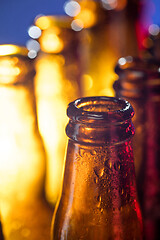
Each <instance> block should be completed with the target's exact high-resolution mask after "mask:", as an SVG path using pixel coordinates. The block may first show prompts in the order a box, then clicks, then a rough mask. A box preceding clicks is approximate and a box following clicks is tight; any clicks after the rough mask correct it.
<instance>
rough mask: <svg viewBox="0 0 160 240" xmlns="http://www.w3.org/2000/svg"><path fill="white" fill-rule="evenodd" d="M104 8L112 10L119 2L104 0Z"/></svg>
mask: <svg viewBox="0 0 160 240" xmlns="http://www.w3.org/2000/svg"><path fill="white" fill-rule="evenodd" d="M102 4H103V7H104V8H106V9H107V10H112V9H114V8H116V7H117V0H102Z"/></svg>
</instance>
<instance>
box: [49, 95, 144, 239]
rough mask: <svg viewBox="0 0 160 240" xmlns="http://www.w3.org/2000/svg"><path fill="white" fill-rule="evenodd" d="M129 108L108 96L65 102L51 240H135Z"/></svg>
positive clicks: (138, 215) (137, 227) (136, 217)
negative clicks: (62, 160) (60, 179)
mask: <svg viewBox="0 0 160 240" xmlns="http://www.w3.org/2000/svg"><path fill="white" fill-rule="evenodd" d="M133 114H134V112H133V108H132V107H131V105H130V104H129V103H128V102H127V101H124V100H120V99H116V98H112V97H88V98H82V99H78V100H76V101H74V102H72V103H70V104H69V107H68V110H67V115H68V117H69V123H68V125H67V127H66V133H67V135H68V137H69V142H68V150H67V156H66V165H65V173H64V183H63V189H62V195H61V198H60V202H59V204H58V205H57V209H56V210H55V213H54V217H53V230H52V239H53V240H60V239H67V240H74V239H76V240H77V239H85V240H86V239H88V240H89V239H92V240H94V239H95V240H97V239H98V240H104V239H105V240H107V239H125V240H127V239H130V240H131V239H141V213H140V209H139V204H138V202H137V197H136V186H135V171H134V163H133V152H132V146H131V137H132V136H133V135H134V127H133V125H132V121H131V118H132V117H133Z"/></svg>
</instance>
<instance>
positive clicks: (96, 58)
mask: <svg viewBox="0 0 160 240" xmlns="http://www.w3.org/2000/svg"><path fill="white" fill-rule="evenodd" d="M129 2H131V1H128V2H127V0H124V1H94V0H75V1H67V2H66V4H65V5H64V9H65V12H66V13H67V14H68V15H69V16H73V21H72V28H74V29H75V30H76V31H79V32H81V34H82V35H83V41H81V44H82V49H83V50H82V51H81V53H82V55H83V56H82V58H83V61H82V71H83V75H82V79H81V84H82V86H83V96H97V95H110V96H113V95H114V92H113V88H112V84H113V81H114V79H115V73H114V66H115V64H116V62H117V60H118V58H119V57H121V56H126V55H128V54H129V55H136V54H137V53H138V48H137V39H136V32H135V19H136V17H137V14H136V13H135V10H136V9H137V8H136V7H137V6H136V4H135V6H133V8H132V10H133V12H134V14H135V15H134V14H127V13H128V5H130V3H129Z"/></svg>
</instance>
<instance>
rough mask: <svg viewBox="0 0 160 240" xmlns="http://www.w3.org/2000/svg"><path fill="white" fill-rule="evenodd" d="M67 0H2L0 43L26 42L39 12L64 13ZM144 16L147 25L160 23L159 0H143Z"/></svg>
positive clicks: (47, 13) (45, 13)
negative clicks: (29, 28)
mask: <svg viewBox="0 0 160 240" xmlns="http://www.w3.org/2000/svg"><path fill="white" fill-rule="evenodd" d="M64 2H65V0H45V1H43V0H39V1H38V0H28V1H21V0H14V1H12V0H1V1H0V44H2V43H16V44H23V45H24V44H25V43H26V41H27V39H28V33H27V29H28V27H29V26H30V25H31V24H32V22H33V20H34V18H35V16H37V15H39V14H44V15H52V14H64V10H63V5H64ZM140 2H142V4H143V5H144V8H143V12H142V16H141V17H142V18H143V24H144V26H145V27H148V24H149V23H154V24H160V17H159V12H160V2H159V0H142V1H140Z"/></svg>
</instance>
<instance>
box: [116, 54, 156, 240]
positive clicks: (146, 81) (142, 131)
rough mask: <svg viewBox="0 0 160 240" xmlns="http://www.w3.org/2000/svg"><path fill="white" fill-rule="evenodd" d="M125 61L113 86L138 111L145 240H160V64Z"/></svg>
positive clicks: (135, 147)
mask: <svg viewBox="0 0 160 240" xmlns="http://www.w3.org/2000/svg"><path fill="white" fill-rule="evenodd" d="M125 60H126V63H125V64H123V65H121V66H120V64H119V65H117V66H116V72H117V73H118V74H119V79H118V81H117V82H116V84H115V85H114V87H115V91H116V95H117V96H119V97H122V98H124V99H127V100H128V101H130V102H131V104H132V105H133V107H134V110H135V116H134V118H133V123H134V125H135V131H136V134H135V138H134V139H133V150H134V159H135V167H136V180H137V191H138V199H139V202H140V207H141V211H142V216H143V224H144V239H145V240H146V239H147V240H153V239H155V240H157V239H159V238H160V232H159V223H160V216H159V209H160V206H159V203H160V199H159V195H160V194H159V191H160V185H159V182H160V181H159V170H160V168H159V163H158V162H159V160H158V159H159V151H160V150H159V146H160V142H159V137H158V136H159V132H160V128H159V112H160V101H159V99H160V76H159V63H158V62H157V61H156V60H155V59H154V60H153V59H148V60H144V59H143V60H142V59H139V60H138V59H137V60H136V59H133V58H132V60H131V58H130V57H129V58H128V60H127V58H125ZM127 73H128V74H127ZM131 76H132V78H131Z"/></svg>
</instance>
